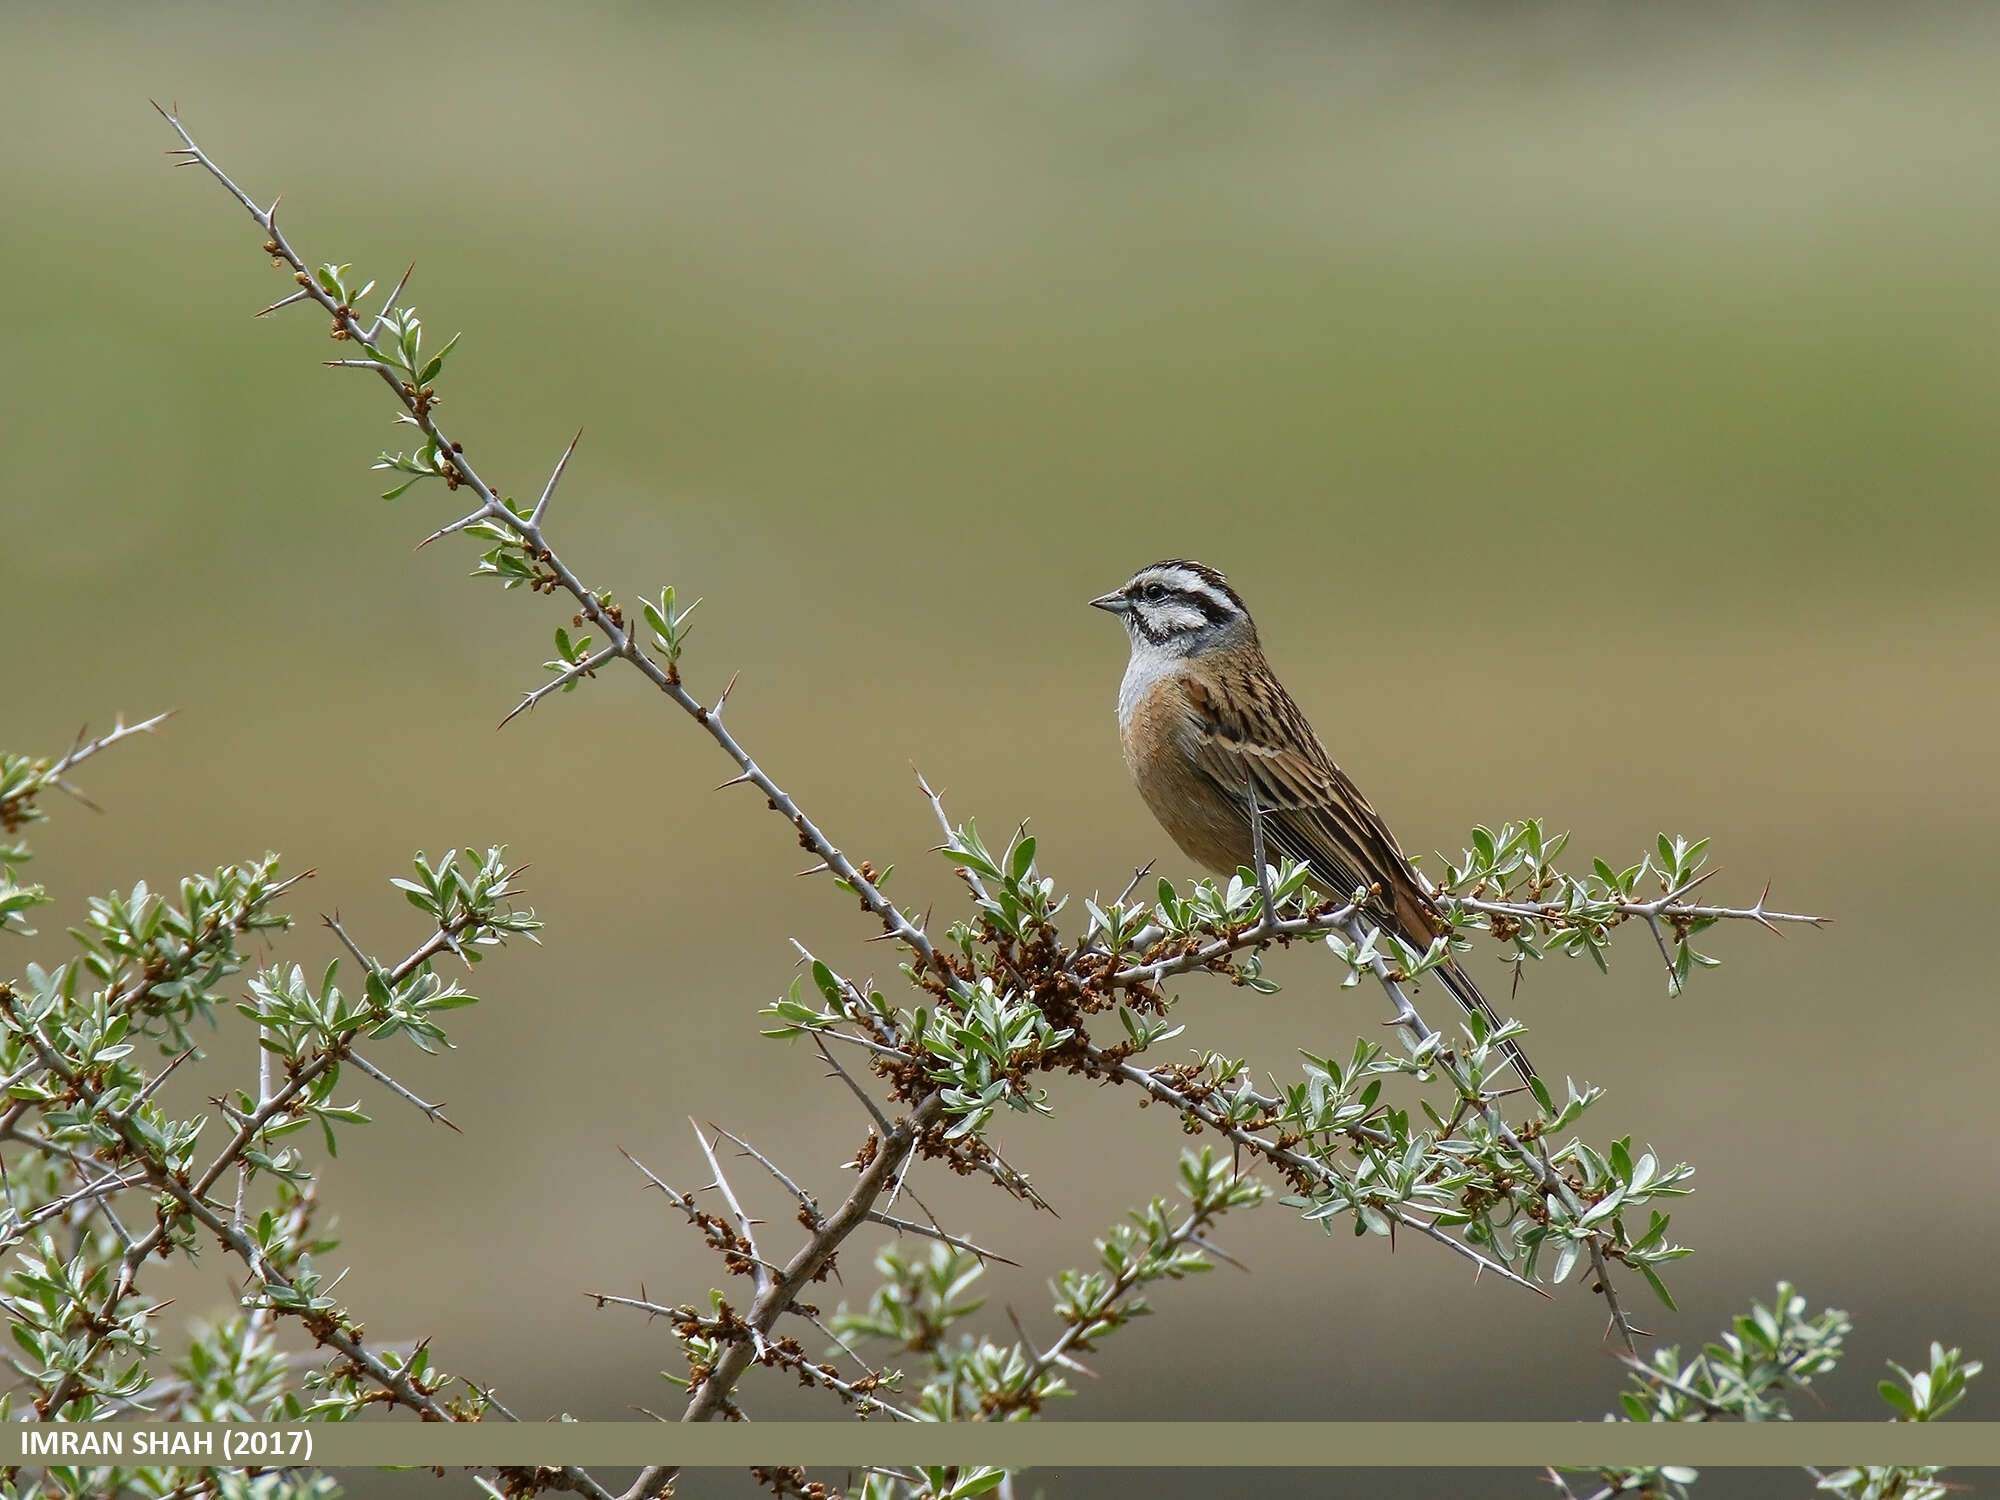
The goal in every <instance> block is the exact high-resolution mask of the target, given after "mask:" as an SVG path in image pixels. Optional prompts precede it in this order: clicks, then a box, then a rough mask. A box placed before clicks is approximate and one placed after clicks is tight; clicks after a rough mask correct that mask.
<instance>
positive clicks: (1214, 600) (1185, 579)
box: [1132, 557, 1250, 625]
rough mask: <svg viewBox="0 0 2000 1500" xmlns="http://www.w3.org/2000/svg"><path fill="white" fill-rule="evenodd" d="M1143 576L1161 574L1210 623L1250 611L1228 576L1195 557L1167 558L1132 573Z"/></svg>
mask: <svg viewBox="0 0 2000 1500" xmlns="http://www.w3.org/2000/svg"><path fill="white" fill-rule="evenodd" d="M1142 578H1158V579H1159V581H1160V582H1162V583H1164V584H1166V585H1167V586H1168V587H1169V588H1171V589H1172V590H1173V591H1174V593H1175V594H1177V595H1178V596H1180V597H1181V598H1183V599H1185V600H1186V601H1187V602H1188V603H1190V604H1192V605H1194V606H1195V607H1196V608H1197V609H1199V610H1200V611H1201V612H1202V614H1203V615H1204V616H1205V617H1206V619H1207V621H1208V623H1209V624H1210V625H1220V624H1222V623H1224V622H1225V621H1228V620H1232V619H1235V618H1236V617H1238V616H1240V615H1247V614H1249V612H1250V611H1249V608H1248V607H1247V606H1246V605H1245V604H1244V603H1243V599H1242V597H1241V596H1240V595H1239V594H1238V593H1237V592H1236V590H1234V589H1233V588H1231V587H1230V586H1229V580H1228V579H1226V578H1224V577H1223V576H1222V575H1221V574H1220V573H1218V572H1216V571H1215V569H1213V568H1211V567H1209V566H1208V565H1207V564H1206V563H1198V562H1196V561H1194V560H1193V559H1192V558H1186V557H1173V558H1167V559H1164V560H1163V561H1160V562H1156V563H1153V564H1151V565H1149V566H1147V567H1144V568H1141V569H1140V570H1139V571H1138V572H1137V573H1135V574H1133V575H1132V580H1133V582H1134V583H1137V582H1138V581H1139V580H1140V579H1142Z"/></svg>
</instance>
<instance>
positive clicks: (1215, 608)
mask: <svg viewBox="0 0 2000 1500" xmlns="http://www.w3.org/2000/svg"><path fill="white" fill-rule="evenodd" d="M1090 602H1091V604H1092V605H1093V606H1095V607H1096V608H1098V609H1102V610H1108V611H1110V612H1111V613H1112V614H1114V615H1117V616H1118V617H1119V618H1120V619H1121V620H1123V621H1124V622H1125V630H1126V633H1127V634H1128V635H1130V636H1131V637H1132V649H1133V651H1135V652H1140V651H1158V652H1164V653H1167V654H1169V655H1173V656H1191V655H1193V654H1194V653H1195V652H1197V651H1206V650H1208V649H1210V648H1211V647H1214V646H1221V645H1228V644H1234V643H1236V642H1238V641H1240V640H1243V639H1246V638H1247V639H1248V640H1251V641H1254V640H1256V638H1257V627H1256V626H1255V625H1253V624H1251V622H1250V611H1249V610H1248V609H1246V608H1244V605H1243V600H1242V599H1241V598H1239V597H1238V596H1237V593H1236V590H1234V589H1232V588H1231V587H1230V586H1229V582H1228V580H1227V579H1225V578H1224V577H1223V576H1222V575H1221V574H1220V573H1218V572H1216V571H1215V569H1213V568H1211V567H1208V566H1206V565H1205V564H1202V563H1198V562H1190V561H1188V560H1187V559H1185V558H1174V559H1171V560H1169V561H1167V562H1156V563H1153V564H1151V565H1149V566H1147V567H1143V568H1141V569H1140V570H1139V571H1138V572H1136V573H1134V574H1133V575H1132V576H1131V578H1129V579H1128V580H1126V583H1125V585H1124V587H1123V588H1118V589H1114V590H1112V592H1110V593H1108V594H1099V595H1098V596H1097V597H1096V598H1095V599H1093V600H1091V601H1090Z"/></svg>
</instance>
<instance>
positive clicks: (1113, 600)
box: [1090, 593, 1132, 615]
mask: <svg viewBox="0 0 2000 1500" xmlns="http://www.w3.org/2000/svg"><path fill="white" fill-rule="evenodd" d="M1090 607H1091V608H1092V609H1108V610H1110V611H1111V613H1112V614H1114V615H1122V614H1125V613H1126V612H1128V611H1129V610H1130V609H1131V608H1132V601H1131V600H1130V599H1127V598H1126V597H1125V596H1124V595H1123V594H1117V593H1113V594H1099V595H1098V596H1097V597H1096V598H1095V599H1093V600H1091V601H1090Z"/></svg>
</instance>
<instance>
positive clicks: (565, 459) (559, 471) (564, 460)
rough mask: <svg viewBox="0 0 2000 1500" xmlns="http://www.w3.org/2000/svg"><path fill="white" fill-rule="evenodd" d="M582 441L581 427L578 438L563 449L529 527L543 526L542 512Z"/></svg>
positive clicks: (537, 503) (531, 517) (530, 516)
mask: <svg viewBox="0 0 2000 1500" xmlns="http://www.w3.org/2000/svg"><path fill="white" fill-rule="evenodd" d="M582 441H583V429H582V428H581V427H579V428H577V430H576V436H575V437H573V438H571V439H570V440H569V446H568V447H567V448H565V449H563V456H562V457H561V458H559V459H557V460H556V467H555V472H554V473H553V474H551V475H549V482H548V483H547V484H545V485H543V486H542V498H541V499H539V500H537V501H536V502H535V508H534V511H533V512H532V513H531V514H530V515H529V516H528V525H529V526H531V527H533V526H539V525H541V524H542V512H543V511H545V510H547V509H548V506H549V497H550V496H551V495H553V494H554V493H555V492H556V482H557V481H558V480H559V479H561V478H562V476H563V470H564V469H566V468H568V467H569V456H570V455H571V454H572V453H574V452H576V445H577V444H578V443H580V442H582Z"/></svg>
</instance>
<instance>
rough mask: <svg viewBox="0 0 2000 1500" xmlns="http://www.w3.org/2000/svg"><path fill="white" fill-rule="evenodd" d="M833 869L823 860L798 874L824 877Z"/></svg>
mask: <svg viewBox="0 0 2000 1500" xmlns="http://www.w3.org/2000/svg"><path fill="white" fill-rule="evenodd" d="M728 784H729V783H727V782H724V783H723V785H724V786H727V785H728ZM720 789H721V788H717V790H720ZM832 868H833V866H832V865H830V864H828V863H827V862H826V861H825V860H821V861H820V862H819V863H818V864H816V865H814V866H813V867H812V868H811V869H810V870H800V871H799V872H798V873H799V875H824V874H825V873H826V872H827V871H828V870H831V869H832Z"/></svg>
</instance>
